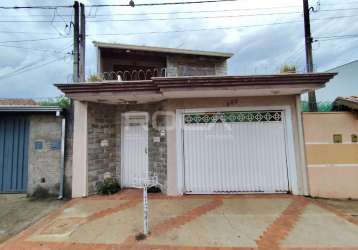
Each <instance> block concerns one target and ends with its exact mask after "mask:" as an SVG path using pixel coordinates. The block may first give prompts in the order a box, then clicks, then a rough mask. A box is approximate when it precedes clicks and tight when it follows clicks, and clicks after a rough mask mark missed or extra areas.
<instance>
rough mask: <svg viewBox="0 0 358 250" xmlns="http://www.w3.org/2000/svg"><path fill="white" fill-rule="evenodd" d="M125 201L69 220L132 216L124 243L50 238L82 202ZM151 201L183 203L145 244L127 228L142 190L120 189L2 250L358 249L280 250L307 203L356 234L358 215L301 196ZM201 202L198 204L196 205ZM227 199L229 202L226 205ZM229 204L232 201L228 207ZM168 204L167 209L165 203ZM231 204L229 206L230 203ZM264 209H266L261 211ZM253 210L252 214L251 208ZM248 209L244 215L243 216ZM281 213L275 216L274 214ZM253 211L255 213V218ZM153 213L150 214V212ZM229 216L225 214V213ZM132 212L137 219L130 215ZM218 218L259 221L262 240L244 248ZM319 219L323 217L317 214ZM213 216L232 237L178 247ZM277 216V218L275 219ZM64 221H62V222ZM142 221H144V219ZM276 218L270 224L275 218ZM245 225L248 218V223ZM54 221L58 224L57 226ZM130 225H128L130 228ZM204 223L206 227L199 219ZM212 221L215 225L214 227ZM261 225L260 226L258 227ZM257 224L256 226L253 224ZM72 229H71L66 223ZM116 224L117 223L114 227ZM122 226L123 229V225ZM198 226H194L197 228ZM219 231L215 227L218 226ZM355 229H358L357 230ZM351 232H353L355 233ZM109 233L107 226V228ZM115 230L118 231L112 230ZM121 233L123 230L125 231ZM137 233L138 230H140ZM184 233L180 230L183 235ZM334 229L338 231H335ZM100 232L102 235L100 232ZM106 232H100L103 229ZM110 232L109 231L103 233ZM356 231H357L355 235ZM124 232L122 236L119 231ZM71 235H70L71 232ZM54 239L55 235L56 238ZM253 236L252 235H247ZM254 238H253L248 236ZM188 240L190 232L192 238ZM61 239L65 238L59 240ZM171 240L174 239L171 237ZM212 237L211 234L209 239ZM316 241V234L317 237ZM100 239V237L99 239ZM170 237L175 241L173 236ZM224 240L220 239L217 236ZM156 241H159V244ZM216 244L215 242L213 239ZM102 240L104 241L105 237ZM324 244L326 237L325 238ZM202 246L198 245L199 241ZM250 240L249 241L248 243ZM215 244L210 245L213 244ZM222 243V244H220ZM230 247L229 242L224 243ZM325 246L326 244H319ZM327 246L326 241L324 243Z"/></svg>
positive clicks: (55, 215) (156, 197) (79, 224)
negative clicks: (44, 236) (166, 240)
mask: <svg viewBox="0 0 358 250" xmlns="http://www.w3.org/2000/svg"><path fill="white" fill-rule="evenodd" d="M115 200H118V201H121V200H124V201H125V202H122V203H118V204H119V205H113V206H112V207H108V208H106V207H104V208H102V209H99V210H98V211H94V212H92V213H90V214H88V215H87V216H86V217H85V218H79V217H73V218H69V219H70V221H72V223H74V225H72V226H74V227H73V230H76V233H77V234H79V232H81V230H83V227H84V226H86V225H90V224H91V225H93V226H94V228H96V226H98V227H100V225H102V226H103V224H100V222H101V221H102V220H104V219H109V221H113V223H115V220H116V219H118V218H117V217H115V216H118V215H121V213H124V212H126V213H128V216H134V217H128V221H125V222H124V221H121V223H123V230H124V231H123V232H124V233H128V234H129V236H128V237H126V238H124V240H123V241H120V242H118V243H116V244H114V243H105V242H103V243H98V242H95V241H93V242H91V240H92V239H86V242H83V241H81V240H75V239H74V238H71V237H69V236H63V238H56V237H55V236H54V237H52V238H51V232H54V231H56V230H60V231H61V230H64V231H66V230H67V228H66V227H65V226H63V225H62V226H60V224H61V223H60V221H61V218H62V217H61V215H63V214H64V212H65V210H66V209H70V208H74V207H76V206H77V205H78V204H81V203H84V202H103V203H104V204H106V201H107V202H108V201H115ZM150 201H152V202H159V203H155V204H157V206H159V207H160V206H164V205H165V204H169V203H170V202H177V203H175V204H174V205H173V204H171V205H172V208H175V206H179V205H178V204H182V208H181V209H179V210H175V211H173V212H172V214H171V213H170V212H171V211H156V212H157V215H156V216H160V215H161V214H164V213H165V212H166V213H167V214H169V215H170V216H167V215H166V216H164V215H163V218H161V220H158V222H157V223H153V224H152V225H151V234H150V236H149V237H148V238H147V239H145V240H143V241H137V240H136V239H135V236H136V234H137V233H138V232H137V231H138V230H139V228H140V224H139V227H138V229H137V228H135V227H134V228H135V230H133V229H127V228H126V227H127V226H128V225H131V223H132V222H131V221H130V220H133V223H134V224H135V223H137V222H134V219H135V220H136V221H140V220H139V219H138V218H137V217H138V216H141V214H136V212H135V211H137V210H138V211H140V209H139V207H138V206H140V205H141V192H140V191H138V190H125V191H122V192H121V193H119V194H116V195H112V196H93V197H90V198H84V199H74V200H71V201H69V202H68V203H66V204H65V205H64V206H63V207H62V208H60V209H57V210H55V211H53V212H52V213H51V214H50V215H48V216H47V217H46V218H44V219H42V220H40V221H39V222H38V223H36V224H35V225H33V226H31V227H30V228H28V229H26V230H25V231H23V232H22V233H20V234H19V235H17V236H15V237H13V238H12V239H10V240H8V241H7V242H5V243H4V244H2V245H0V249H11V250H13V249H15V250H16V249H24V250H25V249H26V250H27V249H43V250H52V249H63V250H65V249H68V250H77V249H78V250H82V249H96V250H110V249H153V250H154V249H156V250H159V249H170V250H171V249H173V250H174V249H175V250H176V249H178V250H191V249H213V250H214V249H221V250H224V249H238V250H239V249H291V250H293V249H337V250H338V249H342V250H343V249H346V250H348V249H357V250H358V245H357V246H354V245H349V246H348V247H347V246H345V247H344V246H336V245H335V246H332V245H327V246H325V247H322V244H320V247H317V246H306V247H304V248H302V247H290V248H284V247H282V242H283V241H284V239H285V238H286V237H287V236H288V235H290V233H291V232H292V231H293V229H294V228H295V226H296V224H297V223H298V222H299V221H300V219H301V217H302V214H303V213H305V211H306V208H307V206H308V205H310V206H312V205H314V206H317V207H319V208H323V209H324V210H325V211H326V212H327V213H329V215H330V216H335V217H337V218H339V219H343V220H344V221H345V222H346V223H348V224H349V227H348V226H347V229H346V230H347V233H352V232H351V231H348V230H356V229H357V230H358V220H357V218H355V217H351V216H349V215H346V214H343V213H342V212H340V211H338V210H336V209H334V208H332V207H330V206H329V205H327V204H323V203H321V202H319V201H316V200H312V199H307V198H304V197H298V196H291V195H211V196H210V195H197V196H182V197H167V196H164V195H160V194H152V195H150ZM196 201H198V203H196ZM225 201H226V202H225ZM227 201H232V202H230V203H228V202H227ZM278 201H281V208H280V209H281V210H277V209H278V208H276V205H275V204H278ZM282 201H287V205H285V204H286V203H282ZM163 204H164V205H163ZM230 204H231V205H230ZM232 204H236V205H235V206H232ZM260 206H262V207H260ZM169 207H170V206H169V205H168V206H166V207H163V209H169ZM266 208H267V210H270V209H271V210H272V209H273V210H272V211H275V214H266V213H265V210H266ZM250 209H251V210H252V211H249V210H250ZM242 211H244V213H243V212H242ZM277 211H278V213H277V215H276V212H277ZM251 212H252V214H251ZM151 213H152V211H151ZM221 213H226V214H221ZM131 214H133V215H131ZM219 216H228V218H229V219H228V223H229V224H230V222H231V223H234V221H238V220H240V219H241V218H244V219H246V221H247V218H249V219H250V220H255V222H257V223H259V224H260V223H261V224H260V225H262V223H263V225H265V227H264V230H262V232H261V233H260V236H259V237H257V238H255V239H254V242H256V246H248V245H245V244H244V242H245V241H244V239H242V241H241V240H238V239H234V240H232V239H231V238H230V237H231V236H230V235H227V234H228V233H227V232H220V231H219V225H217V227H216V224H215V219H218V218H222V217H219ZM315 216H319V215H315ZM204 217H205V218H212V219H213V221H214V223H213V222H209V221H208V224H207V225H209V226H210V227H214V231H215V229H216V228H217V232H216V233H217V234H220V235H222V236H223V238H222V239H226V238H225V237H229V238H228V241H227V242H216V241H215V242H214V243H215V244H217V245H216V246H213V245H212V244H213V242H212V241H210V242H209V241H207V239H205V238H204V239H202V241H201V240H198V237H200V235H205V233H204V234H199V233H198V234H197V235H195V232H193V235H192V238H193V241H190V240H188V242H184V243H185V244H182V243H181V244H179V243H178V242H180V241H179V240H178V239H177V238H176V237H179V238H180V235H179V234H180V232H183V230H184V231H185V230H190V227H189V226H190V225H191V226H193V225H195V223H199V222H198V221H199V219H200V218H201V219H203V218H204ZM272 218H273V219H272ZM62 219H63V218H62ZM140 219H141V218H140ZM271 219H272V220H271ZM244 221H245V220H244ZM56 223H57V224H58V225H57V226H56ZM126 223H127V224H126ZM201 223H203V222H202V221H201ZM210 223H212V224H210ZM259 224H257V226H258V227H259ZM104 225H105V226H106V227H110V226H111V224H104ZM207 225H206V224H205V225H204V224H203V225H201V224H200V225H196V226H197V227H199V228H200V227H201V226H202V228H203V230H205V226H207ZM253 225H254V226H255V225H256V224H255V223H254V224H253ZM67 226H68V225H67ZM116 226H118V224H116ZM119 226H120V225H119ZM235 226H241V228H243V229H245V230H250V227H252V229H255V230H256V229H257V228H256V227H254V228H253V226H252V225H251V226H249V225H235ZM197 227H194V228H197ZM215 227H216V228H215ZM355 227H357V228H355ZM352 228H353V229H352ZM106 229H107V230H108V228H106ZM113 230H115V229H113ZM121 230H122V229H121ZM136 230H137V231H136ZM180 230H182V231H180ZM332 230H333V231H334V228H333V229H332ZM99 232H100V231H99ZM101 232H102V231H101ZM103 232H106V231H103ZM174 232H175V233H176V234H178V235H175V234H174V235H175V236H176V237H174V238H173V239H172V240H173V242H171V244H157V243H153V242H160V240H161V239H162V238H163V237H164V235H166V234H168V233H171V234H173V233H174ZM354 232H356V231H354ZM41 233H42V234H43V233H47V234H48V235H49V237H50V239H51V240H46V241H43V240H39V239H41V238H38V237H40V236H41ZM118 233H120V232H118ZM70 234H71V233H70ZM83 234H84V235H83V236H84V237H86V234H85V231H84V232H83ZM337 234H343V235H344V232H337ZM54 235H55V234H54ZM248 235H249V234H248ZM248 235H246V236H245V235H240V237H248V240H249V238H250V237H252V236H250V237H249V236H248ZM250 235H255V234H250ZM189 236H190V234H189ZM61 237H62V236H61ZM170 237H172V236H170ZM208 237H210V235H208ZM312 237H316V236H315V235H312ZM317 237H318V236H317ZM357 237H358V234H357ZM99 239H100V240H101V237H100V238H99ZM170 239H171V238H170ZM218 239H221V238H218ZM156 240H157V241H156ZM211 240H212V239H211ZM103 241H104V239H103ZM322 241H324V239H322ZM198 242H199V243H198ZM237 242H239V243H240V242H242V244H241V245H240V244H237V245H235V243H237ZM247 242H249V241H247ZM209 243H210V244H211V245H210V244H209ZM221 243H223V244H222V245H220V244H221ZM224 243H226V244H224ZM229 243H230V244H233V246H230V247H223V246H224V245H228V244H229ZM321 243H322V242H321ZM323 243H324V242H323ZM300 244H301V245H302V244H303V245H304V242H300Z"/></svg>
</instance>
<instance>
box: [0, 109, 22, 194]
mask: <svg viewBox="0 0 358 250" xmlns="http://www.w3.org/2000/svg"><path fill="white" fill-rule="evenodd" d="M28 141H29V119H28V117H26V116H20V115H13V116H9V115H6V116H4V115H1V114H0V193H24V192H26V190H27V162H28Z"/></svg>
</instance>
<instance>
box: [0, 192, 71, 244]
mask: <svg viewBox="0 0 358 250" xmlns="http://www.w3.org/2000/svg"><path fill="white" fill-rule="evenodd" d="M63 204H64V202H63V201H58V200H56V199H55V198H48V199H38V200H34V199H30V198H28V197H27V196H26V195H25V194H0V243H2V242H4V241H5V240H7V239H8V238H10V237H11V236H13V235H16V234H17V233H19V232H21V231H22V230H24V229H25V228H27V227H28V226H30V225H32V224H33V223H35V222H37V221H38V220H39V219H40V218H42V217H44V216H46V215H47V214H48V213H49V212H50V211H51V210H53V209H55V208H59V207H61V206H62V205H63Z"/></svg>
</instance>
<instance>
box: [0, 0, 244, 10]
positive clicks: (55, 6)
mask: <svg viewBox="0 0 358 250" xmlns="http://www.w3.org/2000/svg"><path fill="white" fill-rule="evenodd" d="M236 1H239V0H202V1H189V2H186V1H181V2H159V3H140V4H136V5H135V6H136V7H140V6H161V5H184V4H202V3H220V2H236ZM87 7H95V8H100V7H132V6H131V5H130V4H129V3H128V4H92V5H87ZM58 8H73V5H42V6H0V9H4V10H19V9H49V10H53V9H58Z"/></svg>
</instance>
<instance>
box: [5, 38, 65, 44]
mask: <svg viewBox="0 0 358 250" xmlns="http://www.w3.org/2000/svg"><path fill="white" fill-rule="evenodd" d="M69 38H72V37H48V38H39V39H28V40H10V41H0V43H20V42H37V41H47V40H59V39H69Z"/></svg>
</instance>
